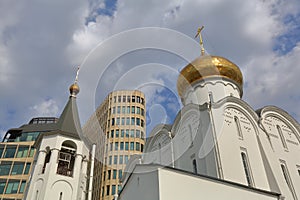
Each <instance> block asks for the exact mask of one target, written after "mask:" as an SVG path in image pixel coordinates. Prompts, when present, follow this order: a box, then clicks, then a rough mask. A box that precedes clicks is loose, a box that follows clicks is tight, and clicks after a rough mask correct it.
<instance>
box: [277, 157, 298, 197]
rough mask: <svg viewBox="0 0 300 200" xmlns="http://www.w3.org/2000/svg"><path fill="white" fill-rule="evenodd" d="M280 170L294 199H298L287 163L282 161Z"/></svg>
mask: <svg viewBox="0 0 300 200" xmlns="http://www.w3.org/2000/svg"><path fill="white" fill-rule="evenodd" d="M280 162H281V163H280V168H281V170H282V174H283V177H284V179H285V182H286V184H287V185H288V187H289V189H290V191H291V193H292V195H293V197H294V199H298V198H297V195H296V192H295V189H294V186H293V183H292V180H291V177H290V174H289V172H288V169H287V167H286V163H285V162H284V161H280Z"/></svg>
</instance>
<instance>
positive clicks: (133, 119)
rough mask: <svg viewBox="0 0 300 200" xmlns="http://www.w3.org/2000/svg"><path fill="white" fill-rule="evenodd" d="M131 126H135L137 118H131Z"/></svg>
mask: <svg viewBox="0 0 300 200" xmlns="http://www.w3.org/2000/svg"><path fill="white" fill-rule="evenodd" d="M131 125H135V118H134V117H131Z"/></svg>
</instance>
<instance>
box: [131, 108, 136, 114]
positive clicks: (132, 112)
mask: <svg viewBox="0 0 300 200" xmlns="http://www.w3.org/2000/svg"><path fill="white" fill-rule="evenodd" d="M131 114H135V107H134V106H131Z"/></svg>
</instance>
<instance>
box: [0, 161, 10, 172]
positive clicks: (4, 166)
mask: <svg viewBox="0 0 300 200" xmlns="http://www.w3.org/2000/svg"><path fill="white" fill-rule="evenodd" d="M11 166H12V162H10V161H2V162H1V164H0V176H4V175H8V174H9V172H10V168H11Z"/></svg>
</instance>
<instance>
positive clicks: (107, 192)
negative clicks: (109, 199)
mask: <svg viewBox="0 0 300 200" xmlns="http://www.w3.org/2000/svg"><path fill="white" fill-rule="evenodd" d="M109 190H110V187H109V185H107V186H106V195H107V196H109V192H110V191H109Z"/></svg>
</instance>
